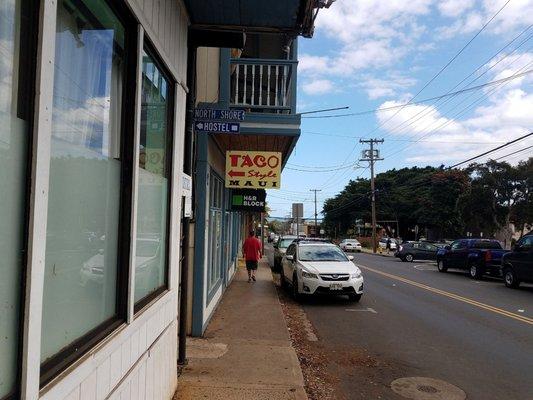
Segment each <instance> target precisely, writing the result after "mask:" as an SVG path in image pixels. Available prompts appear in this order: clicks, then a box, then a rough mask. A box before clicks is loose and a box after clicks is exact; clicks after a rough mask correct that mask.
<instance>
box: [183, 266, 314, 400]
mask: <svg viewBox="0 0 533 400" xmlns="http://www.w3.org/2000/svg"><path fill="white" fill-rule="evenodd" d="M257 272H258V273H257V282H255V283H248V282H247V280H248V277H247V274H246V269H245V268H243V267H240V268H239V269H238V271H237V273H236V276H235V278H234V280H233V282H232V284H231V285H230V287H229V288H228V290H227V291H226V293H225V294H224V296H223V298H222V302H221V304H220V305H219V306H218V309H217V311H216V312H215V315H214V317H213V319H212V320H211V322H210V324H209V326H208V328H207V331H206V333H205V335H204V336H205V339H203V338H199V339H196V338H191V339H189V340H188V342H187V357H188V359H189V364H188V365H187V366H186V367H185V368H184V369H183V372H182V375H181V376H180V377H179V379H178V391H177V396H175V399H180V400H182V399H183V400H188V399H228V400H233V399H239V400H241V399H242V400H245V399H246V400H254V399H260V400H267V399H280V400H284V399H287V400H292V399H297V400H305V399H307V395H306V393H305V390H304V381H303V376H302V371H301V369H300V364H299V361H298V358H297V357H296V353H295V351H294V349H293V348H292V346H291V343H290V341H289V333H288V330H287V325H286V323H285V318H284V316H283V312H282V310H281V305H280V303H279V300H278V295H277V291H276V288H275V286H274V283H273V281H272V274H271V272H270V268H269V267H268V265H267V263H266V258H263V260H262V261H261V262H260V263H259V270H258V271H257Z"/></svg>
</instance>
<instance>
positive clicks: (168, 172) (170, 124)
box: [131, 33, 176, 317]
mask: <svg viewBox="0 0 533 400" xmlns="http://www.w3.org/2000/svg"><path fill="white" fill-rule="evenodd" d="M139 50H140V51H139V52H138V54H141V57H142V53H143V52H144V53H146V54H147V55H148V56H149V57H150V58H151V60H152V61H153V63H154V64H155V65H156V67H157V68H158V70H159V72H160V73H161V74H162V75H163V78H165V79H166V81H167V83H168V85H167V89H168V103H167V104H168V107H167V110H168V112H167V119H166V121H167V129H166V135H167V137H166V139H167V140H166V142H165V143H166V149H165V161H166V162H165V177H167V179H168V190H167V220H166V227H165V231H166V247H165V271H164V274H163V276H164V277H165V281H164V283H163V285H161V286H160V287H159V288H157V289H156V290H154V291H153V292H151V293H148V294H147V295H146V296H144V297H142V298H141V299H139V300H138V301H137V302H135V303H134V305H133V314H134V317H137V316H138V315H140V314H142V312H143V311H144V309H145V308H146V306H147V305H149V304H150V303H152V302H153V301H154V300H155V299H157V298H159V297H160V296H161V295H162V294H164V293H166V292H167V291H168V290H169V282H170V278H169V275H170V245H171V243H170V215H171V206H172V190H173V183H172V176H173V157H172V155H173V149H174V129H175V126H174V115H175V112H176V111H175V104H176V91H175V88H176V81H175V79H174V77H173V75H172V73H171V72H170V71H169V69H168V68H167V67H166V65H165V63H164V62H163V59H162V57H161V56H160V54H159V52H158V51H157V49H156V46H154V45H153V44H152V41H151V40H150V38H149V37H148V35H147V34H146V33H145V34H144V36H143V48H142V49H139ZM140 67H141V69H142V60H141V61H140ZM141 76H142V71H141ZM138 83H139V84H140V85H141V87H140V88H139V89H140V90H141V91H142V79H141V81H140V82H138ZM138 106H139V109H140V107H141V104H139V105H138ZM134 151H135V152H137V151H139V149H134ZM134 168H140V167H139V165H134ZM136 190H137V191H138V190H139V188H138V187H137V189H136ZM134 234H135V236H136V235H137V232H135V233H134ZM135 239H136V237H135ZM133 268H134V269H135V266H133ZM134 276H135V274H134ZM131 284H132V287H133V288H135V282H131Z"/></svg>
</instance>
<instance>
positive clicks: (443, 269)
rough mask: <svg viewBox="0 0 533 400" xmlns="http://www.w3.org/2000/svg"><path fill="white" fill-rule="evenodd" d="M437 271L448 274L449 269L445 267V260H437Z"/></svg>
mask: <svg viewBox="0 0 533 400" xmlns="http://www.w3.org/2000/svg"><path fill="white" fill-rule="evenodd" d="M437 269H438V270H439V272H447V271H448V267H446V266H445V265H444V261H443V260H437Z"/></svg>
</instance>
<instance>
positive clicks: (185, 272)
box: [178, 45, 197, 365]
mask: <svg viewBox="0 0 533 400" xmlns="http://www.w3.org/2000/svg"><path fill="white" fill-rule="evenodd" d="M196 50H197V47H196V46H192V45H189V46H188V50H187V87H188V88H189V92H188V93H187V101H186V107H187V109H186V112H185V143H184V157H183V172H185V173H186V174H187V175H190V176H193V162H194V137H193V135H194V129H193V118H194V108H195V106H196ZM193 182H194V177H193ZM192 190H193V194H192V195H193V199H194V184H193V187H192ZM191 202H192V204H193V212H194V200H192V201H191ZM184 203H185V202H184V199H182V210H183V209H184ZM182 229H183V231H182V232H183V236H182V242H181V254H182V258H181V261H180V266H181V269H180V272H181V273H180V310H179V313H180V314H179V342H178V365H186V364H187V309H188V305H189V299H188V297H189V241H190V218H189V217H186V218H183V223H182Z"/></svg>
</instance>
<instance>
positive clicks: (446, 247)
mask: <svg viewBox="0 0 533 400" xmlns="http://www.w3.org/2000/svg"><path fill="white" fill-rule="evenodd" d="M444 249H445V250H451V249H452V246H449V245H447V246H444Z"/></svg>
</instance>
